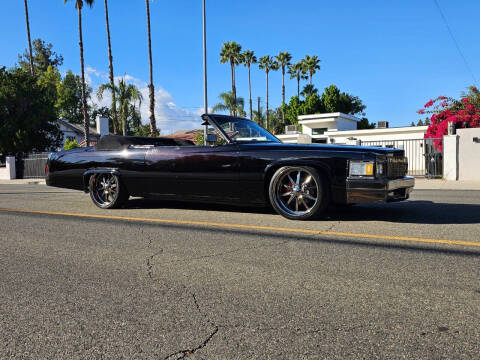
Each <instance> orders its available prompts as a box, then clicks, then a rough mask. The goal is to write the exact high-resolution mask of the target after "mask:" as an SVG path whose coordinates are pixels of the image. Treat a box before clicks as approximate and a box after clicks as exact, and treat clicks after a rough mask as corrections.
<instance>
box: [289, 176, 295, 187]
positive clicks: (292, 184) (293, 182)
mask: <svg viewBox="0 0 480 360" xmlns="http://www.w3.org/2000/svg"><path fill="white" fill-rule="evenodd" d="M287 176H288V180H290V184H291V185H290V186H294V185H295V181H293V179H292V177H291V176H290V174H288V175H287Z"/></svg>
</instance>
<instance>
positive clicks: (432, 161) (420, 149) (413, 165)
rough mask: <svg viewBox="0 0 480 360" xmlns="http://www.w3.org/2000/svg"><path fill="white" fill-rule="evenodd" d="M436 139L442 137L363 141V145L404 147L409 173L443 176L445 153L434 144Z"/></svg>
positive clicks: (432, 176)
mask: <svg viewBox="0 0 480 360" xmlns="http://www.w3.org/2000/svg"><path fill="white" fill-rule="evenodd" d="M434 140H440V139H430V138H429V139H406V140H378V141H362V145H363V146H380V147H388V148H398V149H403V150H404V151H405V156H406V157H407V158H408V175H410V176H425V177H428V178H437V177H442V176H443V153H442V152H441V151H439V150H438V149H436V148H435V147H434V146H433V144H434Z"/></svg>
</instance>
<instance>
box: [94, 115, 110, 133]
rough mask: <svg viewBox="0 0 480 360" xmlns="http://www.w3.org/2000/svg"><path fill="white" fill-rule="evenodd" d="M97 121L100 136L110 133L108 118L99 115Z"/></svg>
mask: <svg viewBox="0 0 480 360" xmlns="http://www.w3.org/2000/svg"><path fill="white" fill-rule="evenodd" d="M96 122H97V133H98V134H99V135H100V137H102V136H105V135H108V134H109V133H110V131H109V130H108V118H106V117H101V116H100V115H98V116H97V119H96Z"/></svg>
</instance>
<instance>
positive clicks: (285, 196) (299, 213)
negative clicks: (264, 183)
mask: <svg viewBox="0 0 480 360" xmlns="http://www.w3.org/2000/svg"><path fill="white" fill-rule="evenodd" d="M292 174H293V175H294V178H293V177H292ZM268 194H269V198H270V203H271V204H272V207H273V208H274V209H275V211H276V212H277V213H278V214H280V215H282V216H283V217H286V218H287V219H291V220H312V219H315V218H318V217H320V216H321V215H323V214H324V212H325V210H326V208H327V206H328V203H329V198H330V197H329V192H328V186H327V180H326V179H325V178H324V177H323V176H322V175H321V174H319V173H318V171H317V170H316V169H314V168H312V167H309V166H284V167H282V168H280V169H278V170H277V171H276V172H275V174H274V175H273V177H272V179H271V180H270V185H269V188H268Z"/></svg>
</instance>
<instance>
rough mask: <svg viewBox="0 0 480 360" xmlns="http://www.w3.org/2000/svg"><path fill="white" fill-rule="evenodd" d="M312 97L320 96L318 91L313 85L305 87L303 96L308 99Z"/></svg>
mask: <svg viewBox="0 0 480 360" xmlns="http://www.w3.org/2000/svg"><path fill="white" fill-rule="evenodd" d="M312 95H318V89H317V88H316V87H315V86H313V85H311V84H307V85H305V86H304V87H303V90H302V96H303V97H304V98H307V97H309V96H312Z"/></svg>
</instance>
